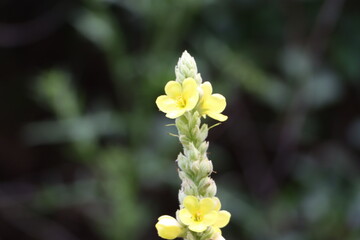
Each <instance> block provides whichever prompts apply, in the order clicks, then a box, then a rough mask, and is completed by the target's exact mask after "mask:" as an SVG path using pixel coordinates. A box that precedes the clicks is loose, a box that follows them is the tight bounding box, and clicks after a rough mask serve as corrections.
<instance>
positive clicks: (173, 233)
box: [155, 215, 184, 239]
mask: <svg viewBox="0 0 360 240" xmlns="http://www.w3.org/2000/svg"><path fill="white" fill-rule="evenodd" d="M155 227H156V229H157V232H158V235H159V236H160V237H162V238H164V239H175V238H177V237H180V236H181V234H182V233H183V230H184V229H183V227H182V226H181V225H180V223H179V222H178V221H177V220H176V219H175V218H173V217H171V216H168V215H164V216H161V217H159V219H158V222H157V223H156V225H155Z"/></svg>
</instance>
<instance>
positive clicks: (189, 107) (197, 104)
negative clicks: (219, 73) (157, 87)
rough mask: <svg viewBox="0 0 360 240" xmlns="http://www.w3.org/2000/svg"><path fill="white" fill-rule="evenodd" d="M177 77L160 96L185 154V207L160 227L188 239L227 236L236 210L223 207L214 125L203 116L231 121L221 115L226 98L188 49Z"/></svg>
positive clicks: (162, 232) (181, 156) (182, 173)
mask: <svg viewBox="0 0 360 240" xmlns="http://www.w3.org/2000/svg"><path fill="white" fill-rule="evenodd" d="M175 74H176V81H170V82H168V83H167V84H166V86H165V93H166V95H162V96H160V97H158V98H157V100H156V104H157V106H158V107H159V109H160V110H161V111H163V112H164V113H166V116H167V117H168V118H171V119H175V125H176V127H177V130H178V136H179V140H180V142H181V144H182V146H183V152H182V153H180V154H179V155H178V157H177V163H178V166H179V177H180V179H181V181H182V184H181V189H180V190H179V202H180V209H179V210H178V211H177V212H176V219H175V218H172V217H170V216H167V215H166V216H162V217H160V218H159V221H158V223H157V224H156V228H157V230H158V234H159V236H160V237H162V238H164V239H175V238H176V237H182V238H184V239H185V240H215V239H224V238H223V237H222V235H221V230H220V228H222V227H224V226H226V225H227V224H228V222H229V220H230V213H229V212H227V211H224V210H220V209H221V203H220V200H219V199H218V198H217V197H215V195H216V184H215V182H214V180H213V179H212V178H211V177H210V175H211V173H212V172H213V164H212V162H211V161H210V160H209V159H208V157H207V149H208V147H209V143H208V142H207V141H206V137H207V136H208V131H209V128H208V125H207V124H201V117H204V118H205V117H206V116H209V117H211V118H214V119H215V120H218V121H225V120H226V119H227V116H225V115H223V114H221V112H222V111H223V110H224V109H225V106H226V100H225V98H224V97H223V96H222V95H220V94H212V86H211V84H210V83H209V82H205V83H202V79H201V76H200V74H199V73H198V72H197V66H196V62H195V60H194V58H193V57H191V56H190V54H188V53H187V52H186V51H185V52H184V53H183V55H182V57H181V58H180V59H179V62H178V64H177V66H176V67H175Z"/></svg>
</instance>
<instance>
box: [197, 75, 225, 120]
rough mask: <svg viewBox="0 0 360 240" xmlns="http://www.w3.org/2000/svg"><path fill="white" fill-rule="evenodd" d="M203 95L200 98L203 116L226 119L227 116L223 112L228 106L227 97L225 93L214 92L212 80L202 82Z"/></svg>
mask: <svg viewBox="0 0 360 240" xmlns="http://www.w3.org/2000/svg"><path fill="white" fill-rule="evenodd" d="M201 89H202V92H203V95H202V97H201V99H200V114H201V116H203V117H206V115H208V116H209V117H211V118H213V119H215V120H218V121H220V122H223V121H226V120H227V119H228V117H227V116H225V115H223V114H221V112H222V111H224V109H225V107H226V99H225V97H224V96H223V95H221V94H218V93H215V94H212V91H213V89H212V86H211V83H210V82H204V83H203V84H201Z"/></svg>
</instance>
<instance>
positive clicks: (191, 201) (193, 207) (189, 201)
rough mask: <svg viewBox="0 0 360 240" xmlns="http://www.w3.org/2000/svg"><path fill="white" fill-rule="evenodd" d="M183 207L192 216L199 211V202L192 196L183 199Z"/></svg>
mask: <svg viewBox="0 0 360 240" xmlns="http://www.w3.org/2000/svg"><path fill="white" fill-rule="evenodd" d="M183 204H184V207H185V208H186V209H187V210H188V211H189V212H190V213H191V214H193V215H195V214H196V213H197V211H198V210H199V200H198V199H197V198H196V197H194V196H186V197H185V198H184V202H183Z"/></svg>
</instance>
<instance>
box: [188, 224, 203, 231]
mask: <svg viewBox="0 0 360 240" xmlns="http://www.w3.org/2000/svg"><path fill="white" fill-rule="evenodd" d="M207 227H208V226H207V225H205V224H202V223H197V224H193V225H190V226H189V229H190V230H191V231H193V232H203V231H205V230H206V229H207Z"/></svg>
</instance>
